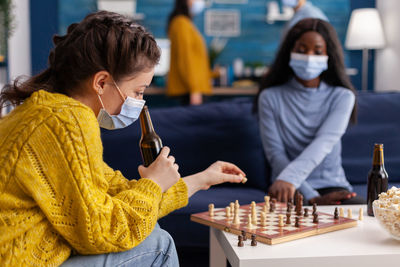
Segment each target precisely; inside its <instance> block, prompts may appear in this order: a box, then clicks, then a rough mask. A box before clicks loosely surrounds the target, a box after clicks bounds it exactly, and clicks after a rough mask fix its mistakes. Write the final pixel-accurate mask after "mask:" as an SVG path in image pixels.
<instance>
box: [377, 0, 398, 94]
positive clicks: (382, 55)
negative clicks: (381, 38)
mask: <svg viewBox="0 0 400 267" xmlns="http://www.w3.org/2000/svg"><path fill="white" fill-rule="evenodd" d="M376 6H377V8H378V10H379V13H380V15H381V19H382V23H383V29H384V31H385V36H386V41H387V45H386V47H385V48H384V49H380V50H377V51H376V59H375V90H376V91H400V16H399V11H400V1H399V0H377V1H376Z"/></svg>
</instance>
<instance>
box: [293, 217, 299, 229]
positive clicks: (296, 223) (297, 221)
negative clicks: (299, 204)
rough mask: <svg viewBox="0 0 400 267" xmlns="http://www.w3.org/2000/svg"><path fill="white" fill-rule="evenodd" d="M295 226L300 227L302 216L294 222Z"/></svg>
mask: <svg viewBox="0 0 400 267" xmlns="http://www.w3.org/2000/svg"><path fill="white" fill-rule="evenodd" d="M294 227H300V218H299V217H296V222H295V223H294Z"/></svg>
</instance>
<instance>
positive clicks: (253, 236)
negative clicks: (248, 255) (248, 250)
mask: <svg viewBox="0 0 400 267" xmlns="http://www.w3.org/2000/svg"><path fill="white" fill-rule="evenodd" d="M251 246H252V247H255V246H257V240H256V235H254V234H253V235H251Z"/></svg>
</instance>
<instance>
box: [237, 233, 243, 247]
mask: <svg viewBox="0 0 400 267" xmlns="http://www.w3.org/2000/svg"><path fill="white" fill-rule="evenodd" d="M238 240H239V241H238V247H243V246H244V243H243V236H241V235H239V236H238Z"/></svg>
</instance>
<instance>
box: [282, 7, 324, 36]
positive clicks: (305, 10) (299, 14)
mask: <svg viewBox="0 0 400 267" xmlns="http://www.w3.org/2000/svg"><path fill="white" fill-rule="evenodd" d="M282 5H284V6H288V7H292V8H293V9H294V12H295V13H294V15H293V17H292V19H291V20H289V21H288V22H287V23H286V25H285V28H284V30H283V35H282V36H283V38H284V37H285V36H286V34H287V33H288V32H289V30H290V29H291V28H292V27H293V26H294V25H296V24H297V22H299V21H300V20H302V19H307V18H314V19H321V20H325V21H329V20H328V18H327V17H326V15H325V14H324V12H322V11H321V9H319V8H318V7H315V6H314V5H313V4H312V3H311V2H310V1H307V0H282ZM283 38H282V39H283Z"/></svg>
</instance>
